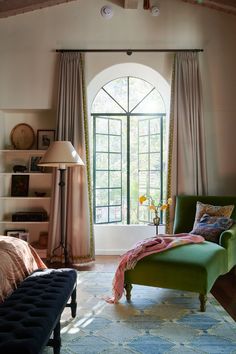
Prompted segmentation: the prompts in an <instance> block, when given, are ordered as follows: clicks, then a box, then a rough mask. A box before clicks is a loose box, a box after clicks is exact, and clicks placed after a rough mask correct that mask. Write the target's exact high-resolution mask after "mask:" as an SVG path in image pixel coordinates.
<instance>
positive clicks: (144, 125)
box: [138, 120, 149, 136]
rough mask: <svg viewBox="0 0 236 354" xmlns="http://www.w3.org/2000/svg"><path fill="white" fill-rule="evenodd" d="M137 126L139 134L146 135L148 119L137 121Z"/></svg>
mask: <svg viewBox="0 0 236 354" xmlns="http://www.w3.org/2000/svg"><path fill="white" fill-rule="evenodd" d="M138 127H139V136H141V135H148V132H149V121H148V120H141V121H139V126H138Z"/></svg>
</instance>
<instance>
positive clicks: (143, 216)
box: [139, 205, 149, 221]
mask: <svg viewBox="0 0 236 354" xmlns="http://www.w3.org/2000/svg"><path fill="white" fill-rule="evenodd" d="M139 220H141V221H148V220H149V209H148V207H147V206H146V205H140V206H139Z"/></svg>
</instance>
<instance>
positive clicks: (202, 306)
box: [199, 294, 207, 312]
mask: <svg viewBox="0 0 236 354" xmlns="http://www.w3.org/2000/svg"><path fill="white" fill-rule="evenodd" d="M199 300H200V311H201V312H205V311H206V301H207V296H206V295H205V294H199Z"/></svg>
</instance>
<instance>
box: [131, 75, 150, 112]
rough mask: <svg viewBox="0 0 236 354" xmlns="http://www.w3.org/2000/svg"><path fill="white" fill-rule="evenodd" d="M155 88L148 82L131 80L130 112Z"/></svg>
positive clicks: (136, 79) (134, 78) (133, 78)
mask: <svg viewBox="0 0 236 354" xmlns="http://www.w3.org/2000/svg"><path fill="white" fill-rule="evenodd" d="M152 88H153V86H152V85H151V84H149V83H148V82H147V81H144V80H142V79H138V78H136V77H130V78H129V111H131V110H132V109H133V108H134V107H135V106H136V105H137V104H138V103H139V102H140V101H141V100H142V99H143V98H144V97H145V96H146V95H147V94H148V92H150V91H151V90H152Z"/></svg>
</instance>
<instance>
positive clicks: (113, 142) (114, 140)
mask: <svg viewBox="0 0 236 354" xmlns="http://www.w3.org/2000/svg"><path fill="white" fill-rule="evenodd" d="M109 151H110V152H121V136H112V135H110V136H109Z"/></svg>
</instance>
